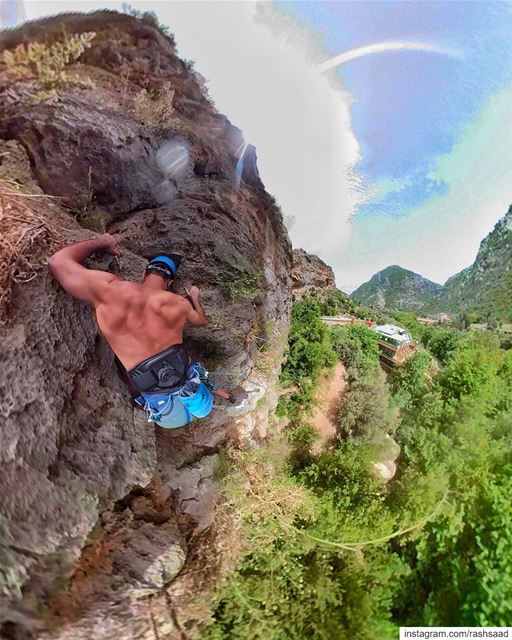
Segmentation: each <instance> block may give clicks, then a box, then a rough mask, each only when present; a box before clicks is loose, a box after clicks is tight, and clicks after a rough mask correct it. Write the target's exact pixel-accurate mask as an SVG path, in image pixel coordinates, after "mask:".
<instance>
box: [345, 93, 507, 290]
mask: <svg viewBox="0 0 512 640" xmlns="http://www.w3.org/2000/svg"><path fill="white" fill-rule="evenodd" d="M511 112H512V86H509V87H507V88H505V89H502V90H500V91H499V92H497V93H496V94H494V95H493V96H491V97H490V98H489V99H488V101H487V102H486V104H485V105H484V107H483V108H482V110H481V112H480V114H479V115H478V117H477V118H476V119H475V120H474V121H473V122H472V123H471V124H469V125H468V126H467V127H466V128H465V129H464V130H463V132H462V134H461V136H460V138H459V141H458V142H457V143H456V144H455V146H454V147H453V149H452V150H451V151H450V152H449V153H448V154H446V155H443V156H441V157H439V158H438V160H437V163H436V167H435V169H434V170H433V171H432V173H431V175H430V177H432V178H435V179H438V180H440V181H443V182H444V183H445V184H446V185H447V187H448V190H447V193H446V194H445V195H442V196H438V197H436V198H434V199H433V200H431V201H430V202H429V203H427V204H424V205H422V206H420V207H417V208H415V209H412V210H411V211H410V212H409V214H408V216H407V218H404V217H400V218H396V219H393V218H392V217H390V216H386V215H381V216H376V217H372V218H369V217H362V218H360V219H356V221H355V223H354V230H353V234H352V238H351V243H350V248H349V250H348V251H347V252H346V253H345V255H343V256H340V258H339V259H338V260H337V261H336V263H335V264H334V265H333V266H334V267H335V272H336V274H337V281H338V285H339V286H342V287H344V288H346V289H347V290H351V289H353V288H354V287H356V286H358V285H359V284H361V283H362V282H364V281H365V280H367V279H368V278H369V277H370V276H371V275H372V274H373V273H375V272H376V271H379V270H380V269H383V268H385V267H387V266H389V265H390V264H397V263H398V264H400V265H401V266H402V267H405V268H407V269H412V270H413V271H416V272H418V273H421V274H422V275H424V276H425V277H427V278H430V279H431V280H434V281H436V282H439V283H441V284H442V283H443V282H444V281H445V280H446V279H447V278H448V277H449V276H451V275H453V274H454V273H456V272H458V271H460V270H461V269H463V268H464V267H467V266H468V265H470V264H471V263H472V262H473V260H474V258H475V256H476V253H477V251H478V246H479V244H480V241H481V240H482V239H483V238H484V237H485V236H486V235H487V234H488V233H489V231H491V229H492V228H493V226H494V224H495V223H496V221H497V220H498V219H499V218H501V217H502V216H503V215H505V213H506V211H507V209H508V206H509V204H510V202H511V201H512V164H511V163H510V157H511V156H512V127H511V126H510V113H511Z"/></svg>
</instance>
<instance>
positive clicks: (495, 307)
mask: <svg viewBox="0 0 512 640" xmlns="http://www.w3.org/2000/svg"><path fill="white" fill-rule="evenodd" d="M511 292H512V206H510V207H509V209H508V211H507V213H506V214H505V216H503V218H501V220H498V222H497V223H496V225H495V226H494V229H493V230H492V231H491V233H489V235H488V236H486V237H485V238H484V239H483V240H482V242H481V243H480V248H479V250H478V254H477V256H476V258H475V261H474V262H473V264H472V265H471V266H469V267H467V268H466V269H464V270H463V271H461V272H460V273H457V274H455V275H454V276H452V277H451V278H449V279H448V280H447V281H446V283H445V285H444V286H443V288H442V290H441V292H440V293H439V295H438V296H437V297H436V298H435V299H434V300H432V301H431V303H430V304H428V305H427V306H426V307H425V309H423V311H424V312H425V313H435V312H439V311H441V312H449V313H461V312H464V311H466V312H470V313H472V314H474V315H475V318H474V320H478V319H479V320H481V321H486V322H489V321H490V322H508V321H510V320H511V319H512V293H511ZM474 320H473V321H474Z"/></svg>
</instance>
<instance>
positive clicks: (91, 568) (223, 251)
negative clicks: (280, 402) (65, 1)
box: [0, 12, 292, 640]
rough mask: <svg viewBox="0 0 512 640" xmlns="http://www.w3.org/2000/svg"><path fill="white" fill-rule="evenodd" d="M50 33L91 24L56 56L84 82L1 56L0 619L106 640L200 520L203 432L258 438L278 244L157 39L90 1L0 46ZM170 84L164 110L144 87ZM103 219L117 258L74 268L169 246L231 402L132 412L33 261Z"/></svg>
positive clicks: (281, 295)
mask: <svg viewBox="0 0 512 640" xmlns="http://www.w3.org/2000/svg"><path fill="white" fill-rule="evenodd" d="M64 32H65V33H66V34H67V37H72V36H73V35H74V34H79V33H86V32H94V33H95V34H96V35H95V37H94V39H93V40H92V43H91V47H90V48H89V49H87V50H86V51H85V52H84V53H83V54H82V55H81V57H80V60H79V62H80V64H79V65H78V64H75V65H73V66H72V67H71V72H72V73H73V74H75V75H76V77H80V78H82V79H83V80H84V81H83V82H77V81H76V82H75V81H73V82H64V83H61V84H59V86H58V87H57V89H56V93H55V94H53V95H52V96H50V97H45V96H41V95H40V93H37V92H38V90H39V87H38V82H39V81H38V78H37V75H34V72H33V69H32V68H31V67H29V72H28V73H27V74H16V73H15V72H13V71H12V69H11V70H9V69H7V68H6V66H5V65H2V66H0V142H1V144H2V145H3V147H2V151H4V150H6V153H5V154H2V155H1V156H0V177H1V178H4V179H5V178H7V179H8V180H10V182H4V183H2V185H3V186H2V189H3V194H2V199H1V204H0V206H1V207H2V213H3V214H4V218H3V220H4V221H5V220H7V221H9V220H11V224H10V227H9V238H11V239H12V243H13V244H12V245H9V247H7V243H6V244H5V247H4V246H3V249H5V251H4V252H3V254H2V260H4V261H5V263H6V264H11V262H12V261H17V263H16V265H15V266H14V267H13V268H12V269H11V267H10V266H9V269H10V271H9V274H10V280H9V286H10V290H9V296H8V299H7V296H5V297H2V300H1V302H2V304H3V306H4V308H3V312H4V313H3V316H2V317H3V324H2V325H1V327H0V332H1V344H2V376H1V388H0V410H1V411H2V425H1V429H0V445H1V446H0V457H1V462H2V464H1V466H0V483H1V485H2V487H3V491H2V496H1V498H0V502H1V504H0V517H1V532H2V535H1V538H2V540H1V545H2V546H1V548H0V553H1V556H2V557H1V565H2V570H3V572H2V574H1V576H0V591H1V594H2V596H1V598H0V599H1V601H2V608H1V612H0V619H1V620H2V621H3V625H4V626H3V627H2V630H3V632H4V634H6V635H10V636H11V637H23V638H24V639H25V638H30V637H31V634H32V635H37V637H40V638H43V637H48V638H50V637H51V638H64V637H68V635H67V634H69V637H73V638H81V637H84V638H86V637H87V638H90V637H92V636H94V637H95V638H97V639H98V640H100V639H101V638H114V637H115V638H117V639H119V638H123V637H126V638H128V637H135V635H130V632H131V631H130V630H131V629H132V627H133V628H135V627H136V628H137V636H136V637H145V636H144V634H145V633H146V631H147V632H148V633H153V630H152V622H151V617H150V616H149V617H148V615H147V601H146V600H144V598H147V597H148V596H150V595H151V594H153V593H156V592H158V591H159V590H161V589H162V588H163V586H164V585H166V584H168V583H169V582H170V581H172V579H173V578H174V577H175V576H176V575H177V574H178V572H179V571H180V569H181V568H182V566H183V563H184V562H185V559H186V557H187V554H188V553H189V552H190V547H191V545H192V544H193V543H192V542H191V540H192V538H191V536H193V535H194V534H196V535H197V534H198V533H200V532H201V531H205V530H206V529H207V528H208V527H209V526H211V523H212V512H213V507H214V505H215V498H216V495H217V493H218V475H219V473H220V471H219V469H220V465H219V458H218V450H219V447H220V446H221V445H222V444H223V443H225V442H226V439H229V440H230V441H231V442H233V443H235V444H239V445H247V444H250V443H252V442H254V441H256V440H258V439H259V438H261V437H264V435H265V429H266V424H267V422H268V420H267V417H268V411H269V408H270V407H271V406H272V402H274V401H275V397H274V394H273V392H272V388H273V383H274V381H275V379H276V376H277V372H278V370H279V366H280V358H281V354H282V350H283V347H284V342H285V340H286V327H287V323H288V315H289V307H290V302H291V290H290V277H289V273H290V271H291V267H292V254H291V247H290V243H289V240H288V236H287V233H286V230H285V228H284V226H283V223H282V218H281V215H280V213H279V211H278V209H277V208H276V207H275V205H274V204H273V200H272V199H271V197H270V196H269V195H268V194H267V193H266V191H265V189H264V186H263V185H262V183H261V181H260V179H259V176H258V171H257V164H256V154H255V150H254V148H251V147H248V148H247V150H246V152H245V154H244V164H243V166H242V167H240V164H239V163H238V156H239V153H240V149H241V148H242V146H243V137H242V134H241V132H240V130H239V129H237V128H236V127H234V126H233V125H231V124H230V122H229V121H228V120H227V118H226V117H225V116H223V115H221V114H219V113H218V112H217V111H216V110H215V108H214V106H213V105H212V104H211V102H210V101H209V99H208V98H207V97H206V96H205V95H204V92H203V90H202V80H201V78H200V77H199V76H198V75H197V74H196V73H195V72H194V71H192V70H191V69H190V68H189V67H188V66H187V65H185V64H184V63H183V62H182V61H181V60H180V59H179V58H178V57H177V55H176V50H175V46H174V43H173V41H172V39H169V38H167V37H165V35H164V34H162V33H161V32H160V31H159V30H158V29H157V28H156V27H155V26H154V25H152V24H148V23H147V22H145V21H143V20H139V19H135V18H132V17H129V16H125V15H120V14H115V13H110V12H101V13H96V14H90V15H79V14H70V15H64V16H59V17H56V18H50V19H47V20H44V21H41V22H36V23H32V24H29V25H27V26H25V27H22V28H21V29H18V30H15V31H12V32H3V33H2V34H0V48H2V49H5V48H7V49H10V50H12V49H14V47H16V46H17V45H19V44H20V43H28V42H32V41H39V42H46V43H51V42H52V41H54V40H56V39H58V38H62V37H63V36H62V34H63V33H64ZM166 83H169V84H166ZM171 90H172V91H174V100H173V108H174V111H173V112H172V117H169V113H170V110H169V109H167V111H166V110H165V109H164V108H163V107H164V106H165V105H163V106H162V105H161V104H160V102H159V101H161V100H163V99H164V98H162V96H163V95H164V94H165V92H166V91H167V95H166V96H165V99H167V100H168V99H169V97H170V94H169V91H171ZM141 105H142V109H143V110H144V109H146V111H147V113H144V112H141ZM160 107H162V109H160ZM155 112H156V113H157V116H158V118H155ZM162 114H163V115H162ZM164 116H165V117H164ZM237 164H238V171H237ZM13 181H14V182H13ZM17 183H18V184H17ZM44 194H47V195H48V196H52V197H51V198H50V197H48V198H46V197H45V196H44ZM36 195H37V198H36V197H35V196H36ZM9 216H10V217H9ZM20 220H23V221H24V222H23V225H24V226H23V225H21V223H20V222H19V221H20ZM20 225H21V226H20ZM104 230H108V231H109V232H110V233H115V234H116V235H117V236H118V238H119V242H120V245H121V247H122V252H121V255H120V256H119V258H108V259H107V258H102V259H98V260H97V261H96V262H93V263H92V264H93V265H94V266H96V267H98V268H104V269H110V270H112V271H114V272H116V273H118V274H120V275H121V276H122V277H125V278H127V279H140V276H141V274H142V270H143V268H144V265H145V260H144V258H147V257H149V256H150V255H152V254H155V253H158V252H161V251H166V252H169V251H172V252H176V253H180V254H182V255H183V256H184V261H183V263H182V266H181V268H180V274H179V277H178V280H177V283H176V289H177V290H178V291H183V288H184V285H185V283H189V282H194V283H196V284H198V285H199V286H200V287H201V289H202V292H203V301H204V306H205V308H206V310H207V313H208V315H209V317H210V323H209V325H208V326H206V327H204V328H195V329H191V330H190V331H188V333H187V336H186V338H187V341H188V343H189V346H190V349H191V351H192V353H193V354H195V355H198V356H199V357H201V359H202V360H203V361H204V362H205V363H206V364H207V365H208V366H209V368H210V369H211V370H213V371H216V372H217V373H216V375H217V376H218V380H219V381H220V382H222V383H223V385H224V386H227V387H228V388H233V387H237V386H240V387H241V388H242V389H243V390H244V392H243V394H242V395H241V396H240V397H241V398H242V400H241V402H240V404H239V406H237V407H231V406H227V407H221V406H219V407H218V408H217V409H215V410H214V413H213V414H212V417H211V419H209V420H207V421H203V422H201V423H198V424H195V425H192V426H191V427H189V428H186V429H184V430H177V431H176V432H162V431H161V430H156V431H155V429H154V427H153V426H152V425H150V424H148V423H147V422H146V420H145V416H144V415H143V414H141V413H138V412H136V411H134V410H133V409H132V407H131V405H130V402H129V395H128V394H127V392H126V390H125V389H124V387H123V384H122V383H121V382H120V381H119V379H118V377H117V374H116V370H115V367H114V363H113V356H112V353H111V352H110V350H109V348H108V347H107V345H106V343H105V342H104V340H103V339H102V338H101V337H100V336H99V335H98V332H97V328H96V325H95V323H94V320H93V317H92V314H91V309H90V308H88V306H87V305H86V304H84V303H81V302H79V301H76V300H73V299H71V298H70V297H69V296H67V295H66V294H65V293H64V292H63V291H62V290H61V289H60V288H59V287H58V285H57V284H56V283H55V281H53V280H52V278H51V277H50V275H49V273H48V271H47V268H46V266H45V261H46V259H47V257H48V256H49V255H50V253H51V252H52V251H53V250H54V249H55V248H57V247H59V246H61V245H62V244H65V243H68V242H72V241H77V240H80V239H84V238H86V237H91V235H93V234H94V232H96V231H104ZM13 246H16V247H18V249H19V247H23V250H22V251H21V249H19V250H17V252H15V251H11V250H12V247H13ZM9 251H11V253H9ZM7 258H8V260H7ZM9 261H10V262H9ZM2 274H3V272H2ZM22 276H23V277H22ZM26 276H27V277H26ZM262 345H264V346H265V354H264V357H265V358H266V359H267V361H266V364H265V367H258V362H259V360H260V359H261V358H262V357H263V356H262ZM255 412H256V413H255ZM169 624H171V625H172V620H171V621H170V622H169ZM45 629H46V630H45ZM93 630H94V631H93ZM134 633H135V632H134ZM148 637H150V636H148ZM151 637H152V636H151Z"/></svg>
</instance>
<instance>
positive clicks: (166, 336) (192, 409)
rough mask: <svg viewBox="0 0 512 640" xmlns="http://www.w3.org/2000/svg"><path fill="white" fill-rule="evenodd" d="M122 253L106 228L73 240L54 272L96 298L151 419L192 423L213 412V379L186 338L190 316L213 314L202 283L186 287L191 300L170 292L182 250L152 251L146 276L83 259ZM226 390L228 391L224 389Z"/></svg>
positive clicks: (104, 328)
mask: <svg viewBox="0 0 512 640" xmlns="http://www.w3.org/2000/svg"><path fill="white" fill-rule="evenodd" d="M100 251H107V252H108V253H111V254H112V255H118V254H119V248H118V245H117V242H116V239H115V238H114V237H113V236H111V235H110V234H108V233H107V234H104V235H102V236H98V237H96V238H92V239H91V240H84V241H83V242H77V243H76V244H71V245H69V246H67V247H64V248H63V249H60V251H57V252H56V253H55V254H54V255H53V256H52V257H51V258H50V259H49V261H48V266H49V268H50V271H51V273H52V275H53V277H54V278H55V279H56V280H57V281H58V282H59V283H60V285H61V286H62V287H63V288H64V289H65V290H66V291H67V292H68V293H70V294H71V295H72V296H73V297H75V298H78V299H79V300H85V301H86V302H90V303H92V304H93V305H94V309H95V312H96V320H97V323H98V327H99V330H100V332H101V333H102V334H103V336H104V337H105V338H106V340H107V342H108V343H109V345H110V346H111V347H112V350H113V351H114V353H115V354H116V356H117V358H118V359H119V361H120V362H121V363H122V365H123V367H124V369H125V370H126V372H127V376H128V381H129V383H130V388H131V389H132V392H133V391H135V393H134V394H133V395H134V396H137V397H136V400H135V401H136V403H137V404H138V405H139V406H141V407H143V408H145V409H146V411H147V413H148V417H149V419H150V421H153V422H156V423H157V424H159V425H160V426H163V427H165V428H176V427H178V426H183V425H184V424H188V422H190V421H191V420H193V419H194V418H202V417H204V416H206V415H208V413H210V411H211V409H212V407H213V398H212V394H211V392H210V389H212V385H206V384H205V382H206V380H207V373H206V371H205V370H204V369H203V367H202V366H201V365H200V364H199V363H190V359H189V357H188V354H187V352H186V350H185V347H184V345H183V344H182V343H183V329H184V326H185V323H186V322H190V323H191V324H193V325H196V326H203V325H205V324H207V322H208V319H207V317H206V314H205V312H204V309H203V308H202V307H201V303H200V301H199V289H198V288H197V287H195V286H194V287H191V288H190V289H187V295H188V297H189V299H190V302H189V301H188V300H186V299H185V298H183V297H182V296H179V295H176V294H175V293H171V291H170V288H171V285H172V282H173V280H174V278H175V276H176V272H177V270H178V267H179V264H180V261H181V258H180V256H177V255H174V254H169V255H159V256H156V257H154V258H152V259H151V260H150V261H149V263H148V265H147V267H146V270H145V273H144V280H143V283H142V284H137V283H135V282H129V281H126V280H121V279H120V278H118V277H117V276H115V275H113V274H111V273H108V272H106V271H96V270H93V269H87V268H86V267H84V266H83V265H82V264H81V263H82V262H83V261H84V260H86V259H87V258H88V257H90V256H91V255H92V254H93V253H96V252H100ZM214 393H216V395H219V396H221V397H223V398H228V399H231V398H230V394H228V393H226V392H225V391H221V390H220V389H218V390H215V391H214Z"/></svg>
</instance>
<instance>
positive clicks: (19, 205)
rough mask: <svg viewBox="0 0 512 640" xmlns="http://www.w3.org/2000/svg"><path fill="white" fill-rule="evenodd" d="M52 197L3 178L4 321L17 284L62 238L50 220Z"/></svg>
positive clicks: (0, 298) (0, 265) (0, 313)
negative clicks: (49, 209)
mask: <svg viewBox="0 0 512 640" xmlns="http://www.w3.org/2000/svg"><path fill="white" fill-rule="evenodd" d="M49 207H52V203H51V199H50V198H49V197H48V196H45V195H44V194H40V193H31V192H29V191H28V190H26V189H23V188H22V187H21V186H20V185H19V184H17V183H16V182H15V181H14V180H6V179H1V178H0V322H3V321H5V319H6V315H7V310H8V306H9V302H10V300H11V296H12V290H13V286H14V284H15V283H17V282H29V281H30V280H32V279H33V278H35V277H36V275H37V273H38V270H39V269H41V267H42V266H44V263H45V256H47V255H48V253H49V251H51V250H52V249H53V248H54V247H55V245H56V244H57V242H58V241H59V240H60V239H61V238H62V231H61V230H57V228H56V227H55V226H53V225H52V224H51V223H50V222H49V220H48V208H49Z"/></svg>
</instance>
